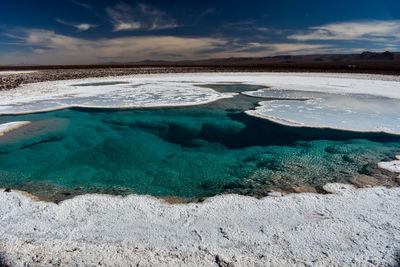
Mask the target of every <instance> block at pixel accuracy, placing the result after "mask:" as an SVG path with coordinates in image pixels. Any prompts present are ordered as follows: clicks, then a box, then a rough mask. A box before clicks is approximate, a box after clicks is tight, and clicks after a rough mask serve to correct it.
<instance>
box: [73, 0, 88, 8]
mask: <svg viewBox="0 0 400 267" xmlns="http://www.w3.org/2000/svg"><path fill="white" fill-rule="evenodd" d="M69 1H70V2H71V3H74V4H75V5H78V6H80V7H83V8H86V9H92V8H93V7H92V6H91V5H89V4H85V3H83V2H79V1H76V0H69Z"/></svg>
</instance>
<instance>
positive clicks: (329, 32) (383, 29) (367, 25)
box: [288, 20, 400, 42]
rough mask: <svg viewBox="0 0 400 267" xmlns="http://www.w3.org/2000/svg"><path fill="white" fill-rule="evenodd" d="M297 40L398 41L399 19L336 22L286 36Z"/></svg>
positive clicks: (399, 38)
mask: <svg viewBox="0 0 400 267" xmlns="http://www.w3.org/2000/svg"><path fill="white" fill-rule="evenodd" d="M288 38H289V39H294V40H297V41H311V40H324V41H331V40H342V41H351V40H362V41H378V42H385V41H389V42H390V41H399V40H400V20H390V21H379V20H370V21H355V22H338V23H331V24H326V25H322V26H316V27H310V28H309V31H307V32H298V33H296V34H292V35H289V36H288Z"/></svg>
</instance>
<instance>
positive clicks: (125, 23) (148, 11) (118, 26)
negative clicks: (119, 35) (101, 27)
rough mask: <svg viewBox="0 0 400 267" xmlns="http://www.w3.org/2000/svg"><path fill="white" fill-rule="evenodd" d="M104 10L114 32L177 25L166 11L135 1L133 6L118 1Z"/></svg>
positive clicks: (150, 29) (169, 27) (156, 28)
mask: <svg viewBox="0 0 400 267" xmlns="http://www.w3.org/2000/svg"><path fill="white" fill-rule="evenodd" d="M106 12H107V15H108V16H109V18H110V19H111V23H112V24H113V26H114V31H115V32H117V31H133V30H139V29H141V30H149V31H152V30H164V29H173V28H176V27H178V24H176V22H175V20H174V19H173V18H172V17H170V16H169V15H168V14H167V13H165V12H164V11H162V10H159V9H155V8H152V7H150V6H148V5H145V4H143V3H137V4H136V5H135V6H134V7H132V6H130V5H127V4H125V3H119V4H117V5H116V6H114V7H112V8H110V7H108V8H106Z"/></svg>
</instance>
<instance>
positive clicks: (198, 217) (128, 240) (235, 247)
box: [0, 184, 400, 266]
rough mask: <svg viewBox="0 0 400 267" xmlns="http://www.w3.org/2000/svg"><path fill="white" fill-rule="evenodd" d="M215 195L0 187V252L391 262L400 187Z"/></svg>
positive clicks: (149, 262) (15, 258)
mask: <svg viewBox="0 0 400 267" xmlns="http://www.w3.org/2000/svg"><path fill="white" fill-rule="evenodd" d="M325 190H327V191H330V192H333V194H328V195H321V194H312V193H302V194H290V195H286V196H282V197H265V198H262V199H260V200H258V199H255V198H252V197H246V196H239V195H221V196H216V197H212V198H209V199H207V200H206V201H205V202H203V203H191V204H167V203H165V202H162V201H161V200H158V199H155V198H151V197H147V196H136V195H130V196H127V197H124V198H122V197H115V196H106V195H82V196H78V197H75V198H73V199H69V200H65V201H63V202H61V203H60V204H58V205H57V204H54V203H48V202H37V201H34V200H33V199H32V198H30V197H28V196H26V195H24V194H22V193H19V192H9V193H7V192H0V218H1V220H0V255H1V257H2V260H3V262H4V263H6V264H10V265H12V266H24V265H37V266H44V265H45V266H52V265H65V266H94V265H96V266H97V265H102V266H131V265H136V264H139V265H140V266H160V265H162V266H232V265H224V264H230V263H231V264H234V266H283V265H285V266H294V265H296V266H306V265H307V266H310V265H312V266H322V265H323V266H327V265H330V266H350V265H351V266H376V265H379V264H382V265H386V266H395V265H396V264H398V263H399V262H397V261H398V260H399V258H398V253H399V251H400V188H392V189H387V188H381V187H375V188H365V189H357V190H355V189H354V188H353V187H352V186H351V185H344V184H327V185H326V186H325Z"/></svg>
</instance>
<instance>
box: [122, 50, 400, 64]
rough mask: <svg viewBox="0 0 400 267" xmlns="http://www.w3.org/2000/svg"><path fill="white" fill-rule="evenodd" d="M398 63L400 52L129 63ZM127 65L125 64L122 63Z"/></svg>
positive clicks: (399, 61)
mask: <svg viewBox="0 0 400 267" xmlns="http://www.w3.org/2000/svg"><path fill="white" fill-rule="evenodd" d="M376 61H379V62H382V61H387V62H388V63H389V62H391V63H396V64H398V63H400V52H389V51H386V52H382V53H378V52H368V51H367V52H363V53H361V54H322V55H298V56H292V55H283V56H273V57H231V58H215V59H205V60H184V61H154V60H146V61H140V62H130V63H128V64H132V65H200V66H215V65H222V66H232V65H235V66H254V65H273V64H278V65H297V64H307V65H309V64H315V65H321V64H325V63H339V62H340V63H339V64H341V65H343V63H344V64H347V63H348V64H353V65H354V64H357V63H366V62H371V63H372V62H376ZM124 64H127V63H124Z"/></svg>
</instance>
